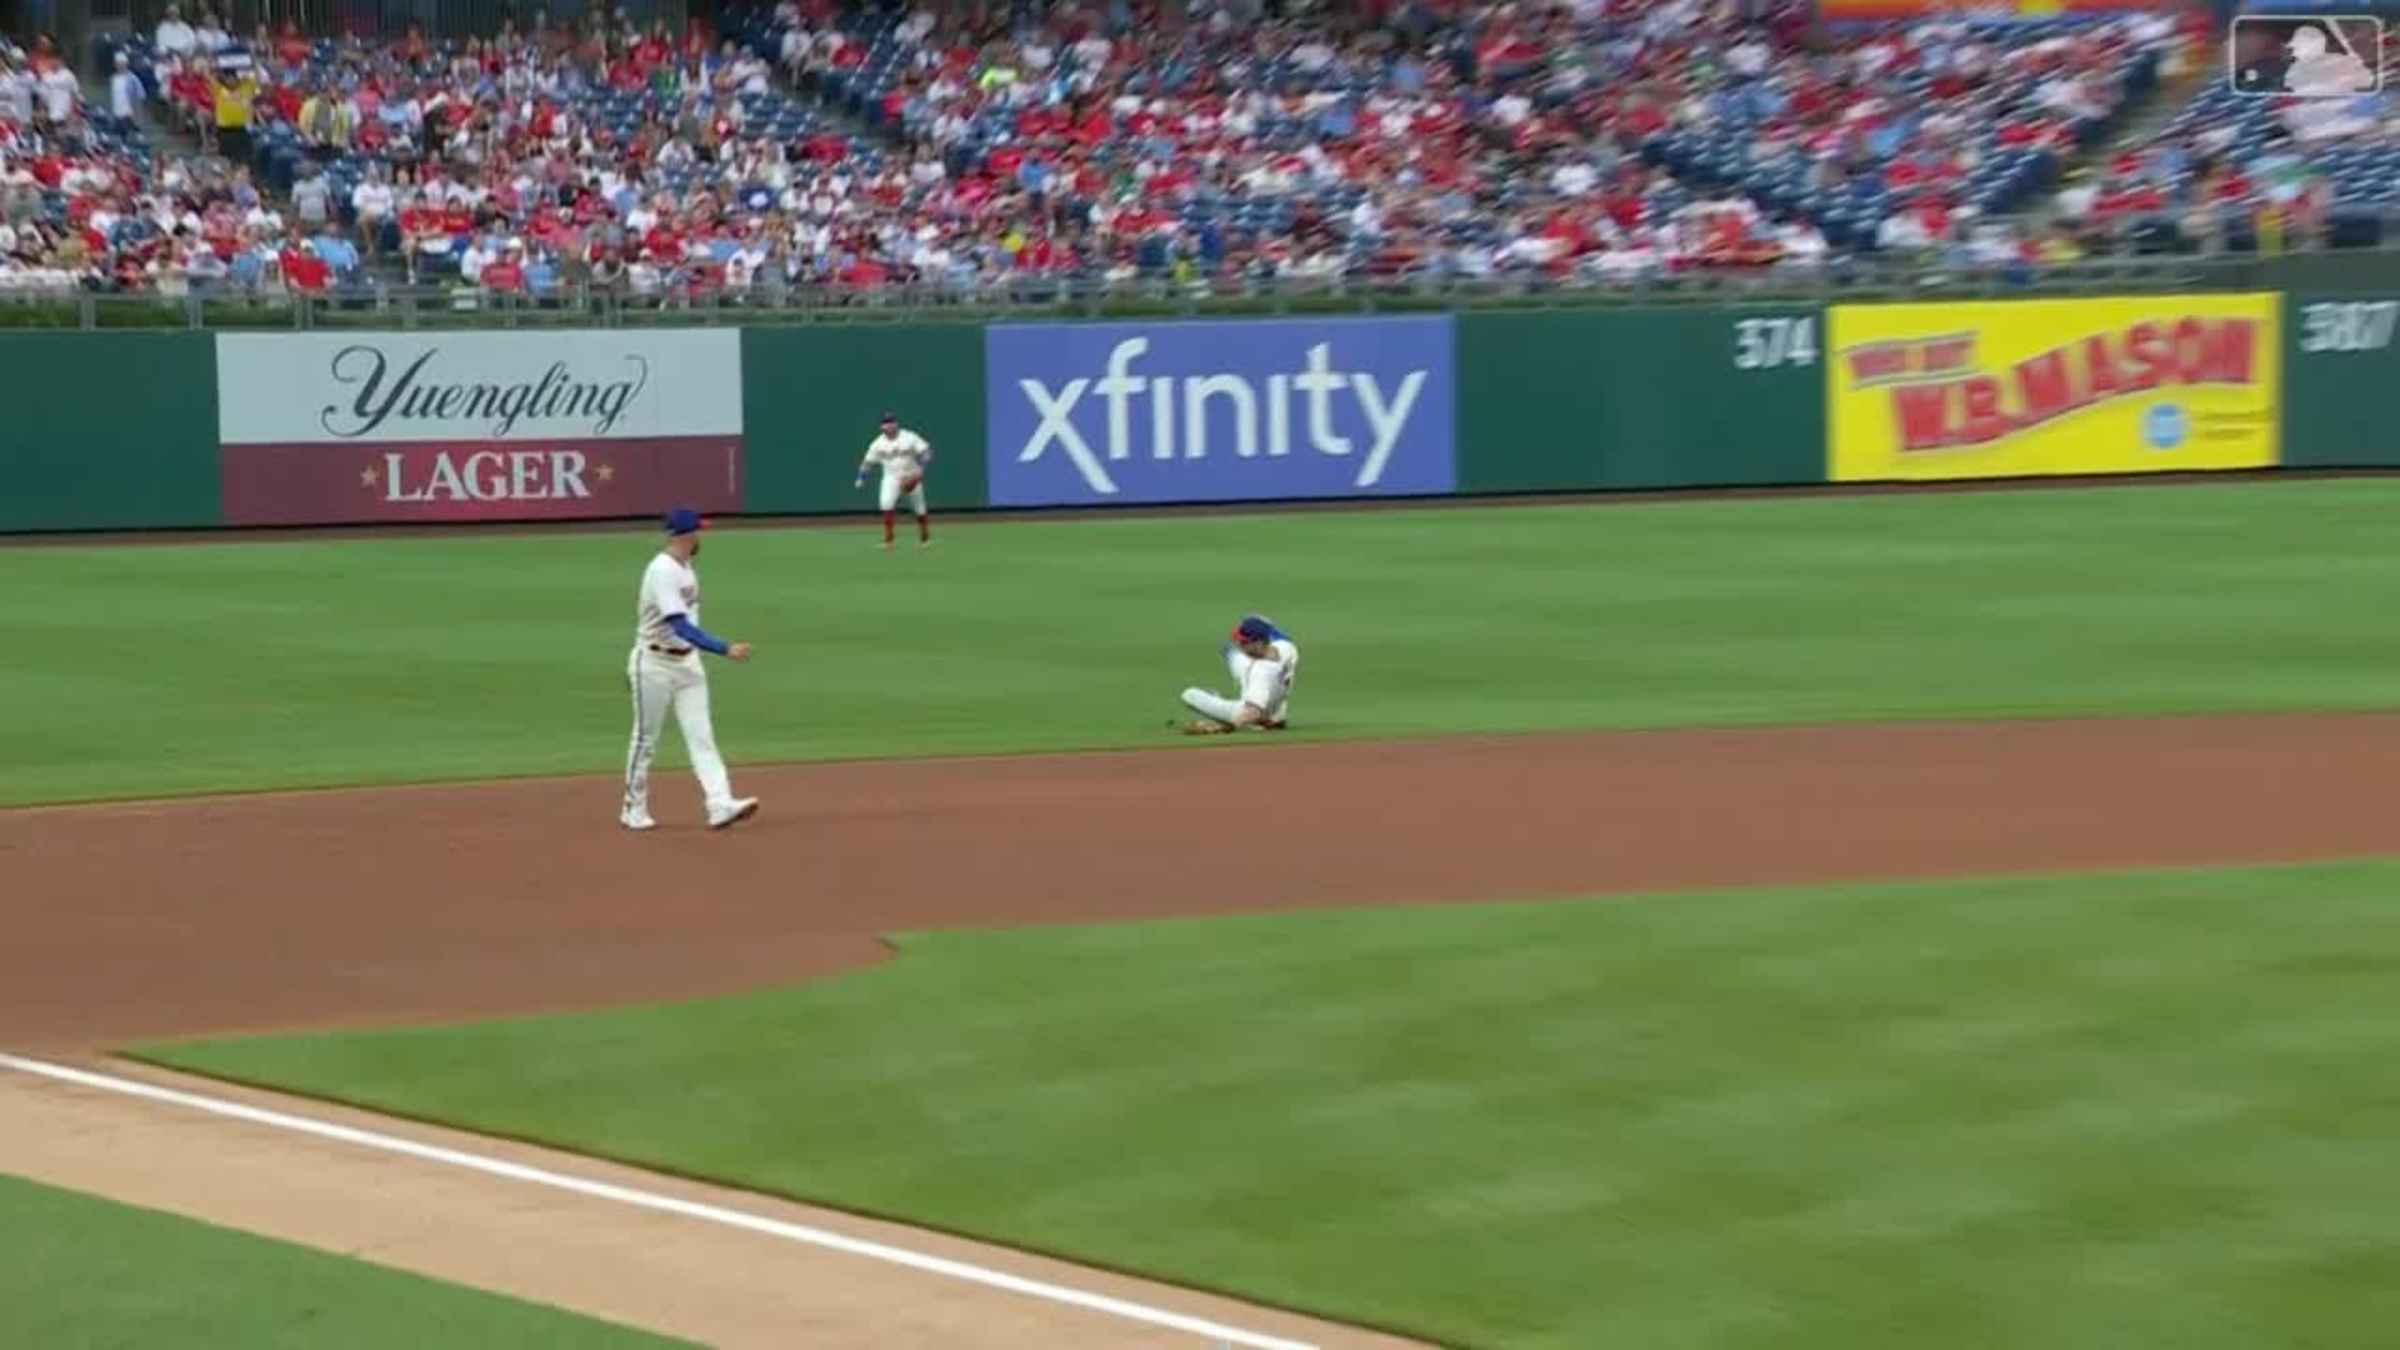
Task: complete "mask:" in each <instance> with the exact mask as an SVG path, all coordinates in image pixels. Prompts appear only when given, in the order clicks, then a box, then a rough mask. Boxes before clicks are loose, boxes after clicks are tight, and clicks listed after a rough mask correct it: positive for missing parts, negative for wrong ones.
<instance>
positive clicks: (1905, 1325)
mask: <svg viewBox="0 0 2400 1350" xmlns="http://www.w3.org/2000/svg"><path fill="white" fill-rule="evenodd" d="M2395 889H2400V864H2393V863H2360V864H2348V865H2324V866H2311V867H2293V868H2278V869H2259V870H2248V871H2227V872H2189V873H2187V872H2169V873H2136V874H2112V875H2105V876H2090V877H2067V878H2047V879H2044V878H2036V879H2011V880H1992V881H1976V882H1966V883H1955V884H1923V885H1905V886H1874V887H1829V888H1817V889H1809V890H1789V891H1742V892H1724V893H1713V894H1689V895H1676V896H1662V897H1654V898H1648V899H1613V900H1605V901H1594V902H1586V903H1556V904H1535V905H1528V904H1514V905H1504V906H1501V905H1495V906H1465V907H1451V908H1407V909H1366V910H1346V911H1324V912H1312V913H1304V914H1295V915H1283V916H1275V917H1260V918H1232V919H1211V920H1188V921H1176V922H1167V923H1152V924H1139V925H1117V926H1100V927H1084V928H1033V929H1023V930H1015V931H1007V932H979V933H947V934H936V935H925V936H914V937H909V938H906V939H904V940H903V942H902V944H901V951H902V954H901V958H900V959H899V960H898V961H896V962H894V963H891V964H889V965H886V966H883V967H879V968H877V969H874V970H869V971H864V972H860V973H858V974H855V975H851V976H845V977H842V978H840V979H836V980H831V981H827V982H822V983H818V984H813V985H809V986H805V987H801V988H796V989H791V990H785V991H777V992H769V993H762V994H756V995H749V996H743V997H737V998H727V999H718V1000H710V1001H706V1002H699V1003H691V1004H680V1005H672V1006H655V1007H646V1008H629V1009H621V1010H616V1011H610V1012H602V1013H595V1014H589V1015H581V1016H562V1017H550V1018H538V1019H529V1020H519V1021H508V1022H498V1023H486V1024H479V1025H468V1026H457V1027H446V1028H431V1029H419V1030H405V1031H391V1032H375V1033H358V1034H319V1035H304V1036H287V1037H277V1038H268V1039H258V1040H236V1041H225V1042H217V1043H204V1044H196V1045H185V1046H180V1047H167V1048H153V1049H151V1050H148V1051H145V1052H144V1053H145V1054H147V1055H148V1056H149V1057H151V1058H155V1059H157V1060H159V1061H160V1062H163V1063H168V1064H173V1065H176V1066H179V1067H182V1068H187V1069H196V1070H199V1071H202V1072H206V1073H215V1074H221V1075H225V1076H228V1077H232V1078H239V1079H243V1080H246V1081H252V1082H258V1083H267V1084H273V1085H275V1086H278V1087H282V1088H288V1089H296V1090H299V1091H302V1092H310V1093H316V1094H321V1095H324V1096H329V1097H336V1098H340V1099H343V1100H346V1101H351V1102H357V1103H362V1104H366V1105H371V1106H374V1107H378V1108H382V1109H385V1110H391V1111H397V1112H402V1113H405V1114H409V1115H415V1116H422V1117H429V1118H433V1119H437V1120H442V1121H447V1122H452V1123H455V1124H459V1125H464V1126H468V1127H471V1128H475V1129H481V1130H490V1131H497V1132H501V1133H505V1134H509V1135H517V1136H524V1137H529V1138H534V1139H540V1140H544V1141H547V1142H550V1143H555V1144H560V1145H564V1146H567V1147H571V1148H576V1149H581V1150H586V1151H591V1152H595V1153H601V1154H607V1155H611V1156H615V1157H619V1158H624V1159H629V1160H633V1161H637V1162H642V1163H647V1164H651V1165H655V1166H664V1167H668V1168H672V1169H675V1170H678V1171H682V1172H688V1173H694V1174H698V1175H702V1176H708V1177H714V1178H720V1179H724V1180H727V1181H732V1182H736V1183H739V1184H742V1185H747V1186H753V1187H758V1188H762V1189H766V1190H771V1191H779V1192H784V1193H788V1194H791V1195H796V1196H802V1197H807V1198H810V1199H816V1200H821V1201H827V1202H830V1203H833V1204H836V1205H843V1206H849V1207H853V1208H857V1209H861V1210H867V1211H872V1212H876V1213H881V1214H888V1215H894V1216H898V1217H902V1218H906V1219H910V1220H914V1221H918V1222H922V1223H929V1224H934V1225H938V1226H941V1227H945V1228H952V1229H957V1230H961V1231H964V1232H968V1233H974V1234H978V1235H981V1236H985V1237H990V1238H995V1239H999V1240H1002V1241H1007V1242H1012V1243H1018V1244H1022V1245H1025V1246H1029V1247H1034V1248H1040V1249H1045V1250H1049V1251H1054V1252H1058V1253H1062V1254H1065V1255H1069V1256H1078V1257H1083V1258H1086V1259H1091V1260H1098V1261H1104V1262H1107V1263H1110V1264H1114V1265H1119V1266H1123V1267H1126V1268H1130V1269H1134V1270H1138V1271H1141V1272H1143V1273H1147V1274H1152V1275H1157V1276H1162V1277H1166V1278H1169V1279H1174V1280H1179V1281H1184V1282H1187V1283H1191V1284H1197V1285H1205V1286H1212V1287H1216V1288H1220V1289H1224V1290H1228V1291H1231V1292H1235V1293H1239V1294H1242V1295H1246V1296H1249V1297H1252V1298H1257V1299H1265V1300H1271V1301H1274V1302H1277V1303H1284V1304H1290V1305H1295V1306H1299V1307H1305V1308H1308V1309H1311V1310H1314V1311H1318V1312H1322V1313H1326V1314H1330V1315H1334V1316H1341V1317H1347V1318H1351V1319H1355V1320H1359V1321H1366V1322H1373V1323H1378V1324H1382V1325H1386V1326H1391V1327H1395V1328H1398V1329H1402V1330H1406V1331H1411V1332H1415V1333H1418V1334H1421V1335H1425V1336H1429V1337H1432V1338H1435V1339H1437V1340H1439V1341H1441V1342H1443V1343H1446V1344H1459V1345H1475V1346H1511V1347H1554V1348H1556V1350H1588V1348H1589V1347H1595V1346H1638V1347H1642V1350H1703V1347H1705V1348H1706V1350H1869V1348H1870V1347H1874V1348H1888V1350H1924V1347H1927V1346H1942V1347H1946V1348H1947V1350H2084V1348H2088V1350H2120V1348H2121V1347H2125V1346H2174V1347H2177V1350H2257V1348H2258V1347H2260V1346H2269V1345H2273V1346H2302V1345H2306V1346H2324V1347H2360V1350H2364V1347H2368V1346H2373V1345H2380V1344H2383V1343H2385V1342H2386V1341H2387V1340H2388V1338H2389V1335H2390V1332H2391V1329H2392V1328H2393V1327H2395V1326H2400V1244H2395V1243H2394V1242H2393V1221H2394V1219H2393V1216H2395V1215H2400V1167H2396V1166H2394V1165H2393V1152H2392V1148H2393V1145H2392V1141H2393V1140H2394V1139H2400V1096H2395V1094H2394V1093H2393V1091H2392V1088H2391V1083H2392V1075H2391V1066H2392V1065H2393V1064H2394V1063H2395V1062H2396V1061H2400V1018H2395V1017H2393V1016H2392V1015H2391V1014H2392V1007H2393V999H2392V989H2393V987H2394V982H2395V980H2400V924H2396V923H2395V922H2394V919H2393V908H2392V896H2393V894H2394V892H2395Z"/></svg>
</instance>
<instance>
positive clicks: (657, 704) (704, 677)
mask: <svg viewBox="0 0 2400 1350" xmlns="http://www.w3.org/2000/svg"><path fill="white" fill-rule="evenodd" d="M625 683H626V684H627V686H628V687H630V688H631V689H632V691H633V748H632V749H631V750H629V751H627V752H626V755H625V807H624V809H625V810H626V812H627V813H629V814H634V815H641V814H646V813H647V812H648V811H649V810H650V761H652V760H653V759H656V758H657V757H658V742H659V738H660V737H661V736H662V735H664V734H665V732H666V729H667V713H668V712H669V710H672V711H673V712H674V714H675V725H676V726H678V727H680V728H682V729H683V746H684V749H686V750H689V751H691V754H692V773H693V774H694V775H695V776H696V777H698V778H699V780H700V795H701V797H702V798H703V799H704V800H705V801H706V803H707V805H708V810H709V812H710V813H711V814H712V815H713V814H716V813H719V812H723V811H729V810H731V809H733V783H732V781H731V780H730V779H729V778H727V776H726V773H725V757H724V756H723V755H720V754H718V753H717V731H716V728H715V727H714V726H712V725H711V724H710V722H709V720H708V671H707V670H706V669H705V668H704V667H702V666H701V664H700V653H698V652H693V653H692V654H691V655H689V656H668V655H666V654H665V653H663V652H654V651H651V650H650V649H649V648H648V647H646V646H636V647H635V648H634V649H633V656H632V658H631V659H630V660H629V661H627V662H626V665H625Z"/></svg>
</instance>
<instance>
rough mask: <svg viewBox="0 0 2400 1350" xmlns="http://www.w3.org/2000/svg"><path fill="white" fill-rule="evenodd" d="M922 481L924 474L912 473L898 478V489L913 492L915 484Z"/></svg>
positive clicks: (915, 488) (915, 487)
mask: <svg viewBox="0 0 2400 1350" xmlns="http://www.w3.org/2000/svg"><path fill="white" fill-rule="evenodd" d="M924 481H925V475H923V474H921V473H912V474H910V475H909V476H908V477H906V478H903V479H901V480H900V490H901V491H902V492H914V491H916V490H917V484H919V483H922V482H924Z"/></svg>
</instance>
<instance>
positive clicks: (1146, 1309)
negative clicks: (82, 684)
mask: <svg viewBox="0 0 2400 1350" xmlns="http://www.w3.org/2000/svg"><path fill="white" fill-rule="evenodd" d="M0 1068H5V1069H13V1070H15V1071H17V1072H19V1073H29V1074H34V1075H36V1076H38V1077H42V1078H50V1079H55V1080H57V1081H59V1082H62V1083H73V1084H76V1085H77V1086H80V1087H87V1088H94V1089H97V1090H99V1091H102V1092H114V1093H117V1094H119V1095H122V1096H127V1097H140V1098H144V1099H146V1100H149V1101H155V1102H164V1103H166V1104H168V1105H170V1106H181V1107H186V1108H189V1109H191V1110H194V1111H204V1112H206V1113H208V1114H210V1115H215V1116H225V1117H228V1118H230V1119H233V1120H242V1121H248V1122H249V1123H251V1124H253V1125H265V1126H268V1127H269V1128H272V1129H278V1130H290V1131H292V1132H293V1133H296V1134H307V1135H314V1136H316V1137H317V1138H320V1139H332V1140H336V1141H338V1142H341V1143H345V1144H356V1145H358V1146H360V1147H362V1148H372V1149H380V1150H382V1151H383V1152H386V1153H398V1154H402V1155H405V1156H407V1157H411V1158H417V1159H420V1160H422V1161H425V1162H433V1163H440V1164H443V1165H444V1166H448V1167H459V1168H465V1169H466V1170H468V1171H471V1172H481V1173H484V1174H485V1175H487V1176H495V1177H503V1178H506V1179H508V1180H510V1181H522V1182H527V1183H530V1184H532V1185H536V1186H549V1187H552V1188H554V1189H557V1190H562V1191H569V1192H572V1193H574V1194H577V1195H584V1196H589V1197H591V1198H593V1199H597V1200H609V1201H614V1202H616V1203H618V1204H622V1205H631V1206H633V1207H635V1208H637V1209H650V1210H658V1211H660V1212H662V1213H667V1214H676V1215H680V1216H682V1217H684V1218H687V1219H698V1220H701V1221H703V1222H705V1223H714V1224H722V1225H724V1226H725V1227H728V1228H740V1229H746V1230H748V1231H750V1232H753V1233H763V1234H766V1235H767V1236H769V1237H778V1238H783V1239H785V1240H786V1241H791V1242H802V1243H807V1244H808V1245H810V1246H815V1247H824V1248H827V1249H830V1250H832V1251H838V1252H847V1253H849V1254H850V1255H852V1256H863V1257H866V1258H867V1259H869V1260H873V1261H886V1262H889V1263H891V1264H893V1265H897V1266H906V1267H908V1268H909V1269H911V1270H921V1271H924V1272H926V1273H927V1274H931V1275H940V1276H943V1277H946V1278H948V1279H953V1280H964V1281H967V1282H968V1283H970V1284H980V1285H985V1286H988V1287H990V1288H993V1289H1004V1290H1007V1291H1008V1292H1010V1293H1014V1294H1023V1295H1026V1296H1027V1297H1029V1298H1038V1299H1046V1300H1048V1301H1050V1302H1053V1303H1064V1304H1067V1305H1070V1306H1072V1307H1077V1308H1083V1309H1087V1310H1089V1311H1092V1312H1097V1313H1104V1314H1106V1315H1108V1316H1110V1317H1120V1318H1124V1319H1126V1320H1127V1321H1133V1322H1146V1323H1148V1324H1150V1325H1151V1326H1157V1327H1165V1328H1168V1329H1169V1330H1173V1331H1184V1332H1189V1333H1191V1334H1192V1335H1195V1336H1205V1337H1208V1338H1209V1339H1211V1340H1214V1341H1217V1342H1220V1343H1223V1344H1228V1345H1240V1346H1248V1347H1251V1350H1315V1348H1314V1347H1313V1346H1310V1345H1309V1344H1308V1343H1306V1342H1304V1341H1292V1340H1285V1339H1283V1338H1282V1337H1279V1336H1268V1335H1264V1334H1262V1333H1259V1332H1255V1331H1244V1330H1242V1329H1240V1328H1239V1327H1230V1326H1226V1325H1224V1324H1223V1323H1220V1322H1211V1321H1209V1320H1207V1319H1206V1318H1200V1317H1188V1316H1185V1315H1184V1314H1182V1313H1178V1312H1170V1311H1168V1310H1167V1309H1165V1308H1153V1307H1150V1306H1149V1305H1147V1304H1142V1303H1134V1302H1131V1301H1129V1300H1126V1299H1120V1298H1111V1297H1109V1296H1108V1295H1106V1294H1094V1293H1089V1292H1087V1291H1085V1290H1081V1289H1069V1288H1067V1287H1066V1286H1064V1285H1058V1284H1050V1283H1048V1282H1046V1281H1042V1280H1029V1279H1026V1278H1024V1277H1023V1276H1020V1275H1011V1274H1009V1273H1007V1272H1006V1271H1000V1270H993V1269H990V1268H989V1267H985V1266H977V1265H970V1264H968V1263H967V1262H964V1261H952V1260H949V1259H947V1258H944V1257H939V1256H928V1255H925V1254H924V1253H922V1252H912V1251H910V1250H908V1249H907V1248H905V1247H894V1246H891V1245H890V1244H888V1243H882V1242H869V1241H867V1240H865V1239H863V1238H854V1237H849V1236H846V1235H844V1234H841V1233H835V1232H831V1231H829V1230H827V1229H823V1228H812V1227H809V1226H808V1225H806V1224H797V1223H787V1222H785V1221H783V1220H780V1219H768V1218H762V1217H760V1216H759V1215H755V1214H744V1213H742V1212H741V1211H739V1210H733V1209H726V1208H724V1207H722V1206H719V1205H709V1204H702V1203H700V1202H699V1201H696V1200H682V1199H678V1198H676V1197H674V1196H671V1195H659V1194H657V1193H655V1192H651V1191H640V1190H635V1189H633V1188H632V1187H629V1186H618V1185H614V1184H611V1183H609V1182H605V1181H592V1180H588V1179H586V1178H583V1177H574V1176H568V1175H567V1174H565V1173H563V1172H553V1171H550V1170H548V1169H547V1168H541V1167H529V1166H526V1165H525V1164H523V1163H513V1162H508V1161H506V1160H505V1159H501V1158H492V1157H486V1156H484V1155H482V1154H477V1153H468V1152H465V1151H463V1150H460V1149H453V1148H443V1147H441V1146H439V1145H436V1144H424V1143H419V1142H417V1141H416V1140H413V1139H403V1138H400V1137H399V1136H397V1135H390V1134H381V1133H378V1132H376V1131H373V1130H361V1129H356V1128H354V1127H352V1126H348V1125H336V1124H333V1123H332V1122H330V1121H323V1120H312V1119H310V1118H308V1117H306V1116H296V1115H291V1114H289V1113H286V1112H282V1111H269V1110H267V1109H265V1108H263V1107H257V1106H249V1105H245V1104H243V1103H241V1102H234V1101H227V1100H224V1099H222V1098H217V1097H205V1096H202V1095H200V1094H198V1093H194V1092H182V1091H178V1090H176V1089H174V1088H164V1087H158V1086H156V1085H154V1084H150V1083H141V1082H136V1081H134V1080H133V1079H130V1078H119V1077H116V1076H114V1075H111V1074H104V1073H93V1072H92V1071H90V1070H88V1069H75V1068H69V1067H68V1066H66V1065H63V1064H52V1063H49V1062H48V1061H46V1060H38V1059H26V1058H23V1057H21V1056H18V1055H9V1054H0Z"/></svg>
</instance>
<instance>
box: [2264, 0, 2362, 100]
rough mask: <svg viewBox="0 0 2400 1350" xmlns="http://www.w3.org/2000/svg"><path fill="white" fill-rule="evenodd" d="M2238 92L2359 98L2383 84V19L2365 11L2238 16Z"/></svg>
mask: <svg viewBox="0 0 2400 1350" xmlns="http://www.w3.org/2000/svg"><path fill="white" fill-rule="evenodd" d="M2225 78H2226V80H2227V82H2228V83H2229V84H2230V86H2231V87H2232V89H2233V92H2235V93H2237V94H2256V95H2262V96H2271V97H2276V98H2355V97H2357V96H2358V95H2361V94H2372V93H2375V92H2377V91H2378V90H2380V89H2382V88H2383V21H2382V20H2381V19H2375V18H2368V17H2364V16H2360V15H2349V14H2344V15H2331V14H2293V15H2280V14H2279V15H2263V14H2242V15H2237V16H2235V18H2234V21H2233V29H2232V31H2231V33H2230V34H2228V35H2227V37H2226V39H2225Z"/></svg>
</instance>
